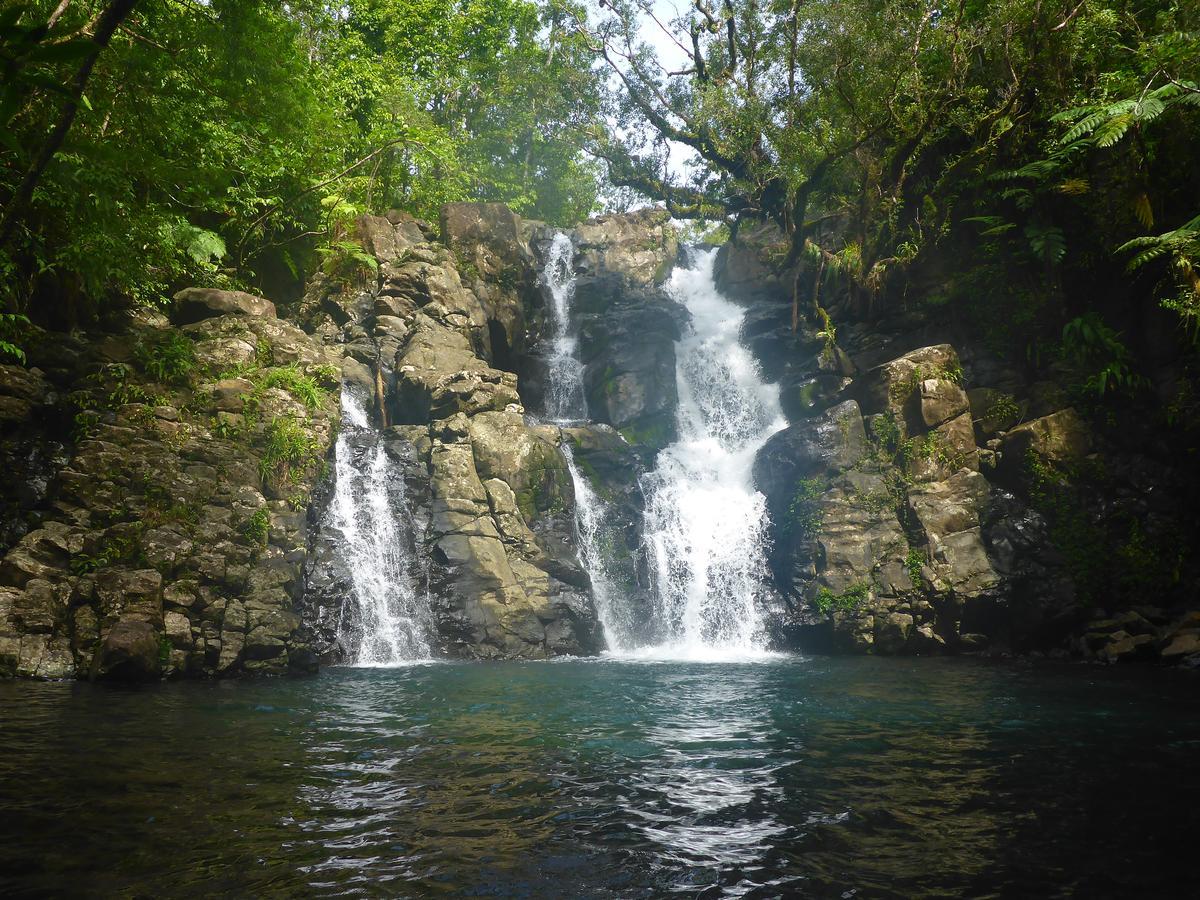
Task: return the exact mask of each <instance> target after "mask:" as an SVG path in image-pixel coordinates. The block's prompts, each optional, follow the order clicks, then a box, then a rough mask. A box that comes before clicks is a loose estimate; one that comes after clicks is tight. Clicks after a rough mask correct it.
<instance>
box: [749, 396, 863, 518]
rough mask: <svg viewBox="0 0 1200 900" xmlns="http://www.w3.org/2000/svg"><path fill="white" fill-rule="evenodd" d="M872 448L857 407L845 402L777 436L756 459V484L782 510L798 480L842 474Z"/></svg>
mask: <svg viewBox="0 0 1200 900" xmlns="http://www.w3.org/2000/svg"><path fill="white" fill-rule="evenodd" d="M868 449H869V445H868V442H867V435H866V431H865V430H864V428H863V420H862V415H861V414H860V413H859V407H858V404H857V403H856V402H855V401H853V400H847V401H846V402H844V403H841V404H839V405H838V406H835V407H833V408H832V409H830V410H828V411H826V412H825V413H823V414H822V415H820V416H818V417H816V418H814V419H811V420H809V421H805V422H800V423H798V424H795V425H791V426H789V427H788V428H785V429H784V430H783V431H780V432H779V433H777V434H775V435H773V436H772V437H771V438H770V440H768V441H767V442H766V444H764V445H763V448H762V449H761V450H760V451H759V452H758V455H757V456H756V457H755V460H754V483H755V486H756V487H757V488H758V489H759V490H760V491H762V492H763V494H764V495H765V496H766V497H767V500H768V502H769V503H771V504H772V506H773V507H775V508H776V509H781V510H782V509H783V508H784V507H785V506H786V505H787V504H789V503H790V502H791V500H792V498H793V495H794V493H795V489H796V487H797V485H798V484H799V482H801V481H803V480H805V479H807V478H812V477H814V476H821V477H822V478H829V477H832V476H834V475H837V474H838V473H841V472H844V471H846V470H847V469H850V468H851V467H853V466H856V465H858V464H859V463H860V462H862V460H863V459H864V457H865V456H866V454H867V451H868Z"/></svg>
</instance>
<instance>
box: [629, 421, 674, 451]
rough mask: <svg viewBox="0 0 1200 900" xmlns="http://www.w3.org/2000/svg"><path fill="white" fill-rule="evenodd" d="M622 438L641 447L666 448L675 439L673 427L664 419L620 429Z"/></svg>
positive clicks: (637, 423) (638, 423)
mask: <svg viewBox="0 0 1200 900" xmlns="http://www.w3.org/2000/svg"><path fill="white" fill-rule="evenodd" d="M620 432H621V437H623V438H625V440H626V441H628V442H629V443H630V444H634V445H636V446H641V447H665V446H666V445H667V444H669V443H670V442H671V439H672V437H673V434H672V429H671V426H670V425H668V424H667V423H666V422H664V421H662V419H657V420H654V419H652V420H650V421H649V422H645V423H641V422H635V423H633V424H631V425H626V426H625V427H624V428H622V429H620Z"/></svg>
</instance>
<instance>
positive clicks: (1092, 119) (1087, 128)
mask: <svg viewBox="0 0 1200 900" xmlns="http://www.w3.org/2000/svg"><path fill="white" fill-rule="evenodd" d="M1106 118H1107V116H1106V115H1105V114H1104V112H1103V111H1101V112H1095V113H1092V114H1091V115H1089V116H1085V117H1084V118H1082V119H1080V120H1079V121H1078V122H1076V123H1075V124H1074V125H1073V126H1072V127H1071V128H1069V129H1067V132H1066V134H1064V135H1063V136H1062V137H1061V138H1059V143H1061V144H1070V143H1073V142H1074V141H1077V140H1079V138H1081V137H1083V136H1084V135H1086V134H1091V133H1092V132H1093V131H1095V130H1096V126H1098V125H1099V124H1100V123H1101V122H1103V121H1104V120H1105V119H1106Z"/></svg>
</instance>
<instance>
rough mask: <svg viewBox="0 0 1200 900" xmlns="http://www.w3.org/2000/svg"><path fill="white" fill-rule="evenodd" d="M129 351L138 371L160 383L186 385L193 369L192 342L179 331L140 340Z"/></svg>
mask: <svg viewBox="0 0 1200 900" xmlns="http://www.w3.org/2000/svg"><path fill="white" fill-rule="evenodd" d="M133 352H134V358H135V359H136V360H137V362H138V365H140V366H141V367H142V371H144V372H145V373H146V374H147V375H149V376H150V377H151V378H153V379H154V380H155V381H160V382H162V383H163V384H180V385H182V384H187V383H188V381H189V380H190V379H191V376H192V373H193V372H194V371H195V369H196V345H195V344H194V343H193V342H192V339H191V338H189V337H188V336H187V335H186V334H184V333H183V332H181V331H174V330H172V331H168V332H167V333H166V335H164V336H163V337H161V338H159V339H157V340H145V339H143V340H140V341H138V343H137V345H136V346H135V347H134V351H133Z"/></svg>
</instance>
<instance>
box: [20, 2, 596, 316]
mask: <svg viewBox="0 0 1200 900" xmlns="http://www.w3.org/2000/svg"><path fill="white" fill-rule="evenodd" d="M58 6H59V3H58V0H32V2H29V3H18V4H15V5H14V4H9V5H8V6H7V7H5V9H4V11H3V12H2V13H0V197H4V198H7V197H9V196H11V194H12V192H13V188H14V186H15V184H16V182H17V181H18V180H19V179H20V178H21V176H22V175H23V173H24V172H25V171H27V169H28V167H29V164H30V163H31V161H32V160H33V159H34V158H35V156H36V155H37V154H38V153H39V152H40V151H41V149H42V147H43V145H44V142H45V137H46V135H47V134H48V133H50V132H51V130H52V129H53V127H54V124H55V123H56V121H57V119H58V116H59V113H60V111H61V109H62V105H63V103H64V102H65V101H66V99H67V95H68V94H69V92H70V91H69V88H68V85H69V84H70V83H71V79H72V78H73V76H74V73H75V71H76V69H77V68H78V65H79V62H80V60H81V58H82V54H87V53H91V52H93V51H94V50H95V46H96V45H95V44H94V43H93V42H92V41H91V40H89V38H88V28H89V22H90V20H91V18H92V16H93V15H94V13H95V9H94V8H93V7H94V4H93V5H89V4H84V3H70V4H67V5H65V6H64V7H63V9H62V10H59V11H60V12H61V17H59V18H58V19H57V21H56V22H55V24H54V26H53V27H52V28H48V27H47V26H48V23H49V21H50V18H51V15H52V14H53V13H54V12H55V11H56V9H57V8H58ZM580 12H581V9H580V8H579V7H577V6H575V5H573V4H572V3H571V2H569V0H478V2H471V3H465V2H461V0H349V2H346V3H339V4H324V3H308V2H303V3H286V4H285V3H279V2H277V0H237V2H234V0H212V2H204V3H201V4H194V3H179V2H177V0H141V2H139V3H138V4H137V5H136V7H135V9H134V11H133V13H132V14H131V15H130V17H129V19H128V20H127V21H126V22H125V23H124V24H125V26H126V27H125V28H123V29H122V30H120V31H118V32H117V34H116V35H115V36H114V39H113V41H112V42H111V44H110V46H109V47H108V48H107V49H105V50H103V51H102V52H101V53H100V54H99V56H98V58H97V62H96V66H95V69H94V71H93V73H92V76H91V79H90V81H89V83H88V85H87V90H86V95H85V98H84V100H85V102H84V103H83V104H82V105H81V107H80V109H79V111H78V114H77V116H76V118H75V120H74V123H73V124H72V127H71V129H70V131H69V132H68V134H67V137H66V141H65V142H64V144H63V145H62V147H61V148H60V149H59V151H58V152H57V153H56V154H55V155H54V157H53V159H52V161H51V164H50V165H49V166H48V167H47V168H46V170H45V172H44V173H43V174H42V175H41V177H40V180H39V182H38V184H37V188H36V191H35V193H34V197H33V200H32V204H31V207H30V208H29V209H28V211H27V212H26V213H25V214H24V215H22V216H21V217H20V220H19V221H18V222H17V223H16V225H17V227H16V230H15V232H14V234H13V237H12V239H11V240H10V241H9V242H8V244H7V246H5V247H0V293H3V294H4V295H5V296H4V297H3V299H4V300H7V301H8V303H9V309H10V310H11V311H23V310H24V309H25V308H26V307H27V306H29V304H31V303H32V301H33V298H34V297H35V296H39V295H42V294H45V293H47V292H54V295H55V296H56V297H58V298H60V302H61V303H62V305H63V310H62V311H63V312H64V313H65V312H70V313H71V314H72V315H74V314H75V313H76V312H79V313H81V314H86V313H87V312H88V311H89V310H90V311H92V312H94V311H95V310H96V308H97V307H98V306H103V305H104V304H106V303H107V302H109V301H110V300H111V299H113V298H117V297H130V298H133V299H135V300H139V301H142V302H148V303H157V302H161V300H162V298H163V297H164V296H169V295H170V294H171V293H172V292H173V290H174V289H175V288H177V287H181V286H184V285H185V284H201V285H212V286H217V287H241V286H249V285H251V284H253V283H254V282H255V280H256V279H259V278H261V277H263V276H264V275H265V274H266V273H271V272H282V271H287V270H288V269H290V270H291V271H292V273H293V275H294V277H296V278H297V279H299V278H300V277H302V276H303V275H305V274H307V273H310V272H311V271H312V270H313V269H315V268H316V266H317V265H318V264H320V265H324V266H325V267H326V268H328V269H329V270H331V271H334V272H336V273H338V274H343V273H346V272H347V271H348V270H349V274H350V275H354V276H357V275H359V274H363V273H364V272H366V271H367V269H369V268H370V267H371V266H372V265H373V264H374V259H373V257H370V256H369V255H368V254H365V253H364V252H363V250H362V248H361V246H359V245H358V244H357V243H356V241H355V236H354V230H353V215H352V213H353V214H357V213H360V212H363V213H365V212H375V213H378V212H383V211H385V210H387V209H389V208H401V209H407V210H409V211H411V212H413V213H414V214H416V215H418V216H421V217H424V218H430V219H435V218H436V216H437V211H438V209H439V207H440V205H441V204H442V203H445V202H448V201H455V200H499V201H504V202H507V203H509V204H510V205H511V206H512V207H513V208H514V209H515V210H516V211H518V212H520V213H522V214H526V215H531V216H535V217H537V218H542V219H547V220H550V221H553V222H557V223H561V224H566V223H567V222H569V221H574V220H578V219H581V218H583V217H585V216H586V215H587V213H588V212H589V211H590V210H591V208H592V206H593V205H594V200H595V197H596V191H597V186H596V172H595V167H594V165H593V164H592V163H590V162H589V161H588V160H587V159H586V158H585V157H583V155H582V154H581V152H580V149H579V148H580V145H581V144H582V138H581V134H582V133H583V131H585V130H586V129H588V128H590V127H592V126H593V124H594V123H595V121H596V120H597V119H598V116H599V113H600V92H599V90H598V89H597V88H598V83H599V79H598V75H597V73H595V72H594V71H593V70H592V64H591V57H590V54H589V52H588V50H587V47H586V43H585V41H584V39H583V37H582V36H581V35H579V34H578V33H577V32H576V30H575V29H574V28H573V23H574V21H575V18H574V17H575V16H576V15H577V14H579V13H580ZM331 197H332V198H333V199H332V200H330V199H329V198H331ZM323 198H325V200H326V201H327V202H323ZM29 308H30V309H33V308H34V307H32V306H29Z"/></svg>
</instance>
